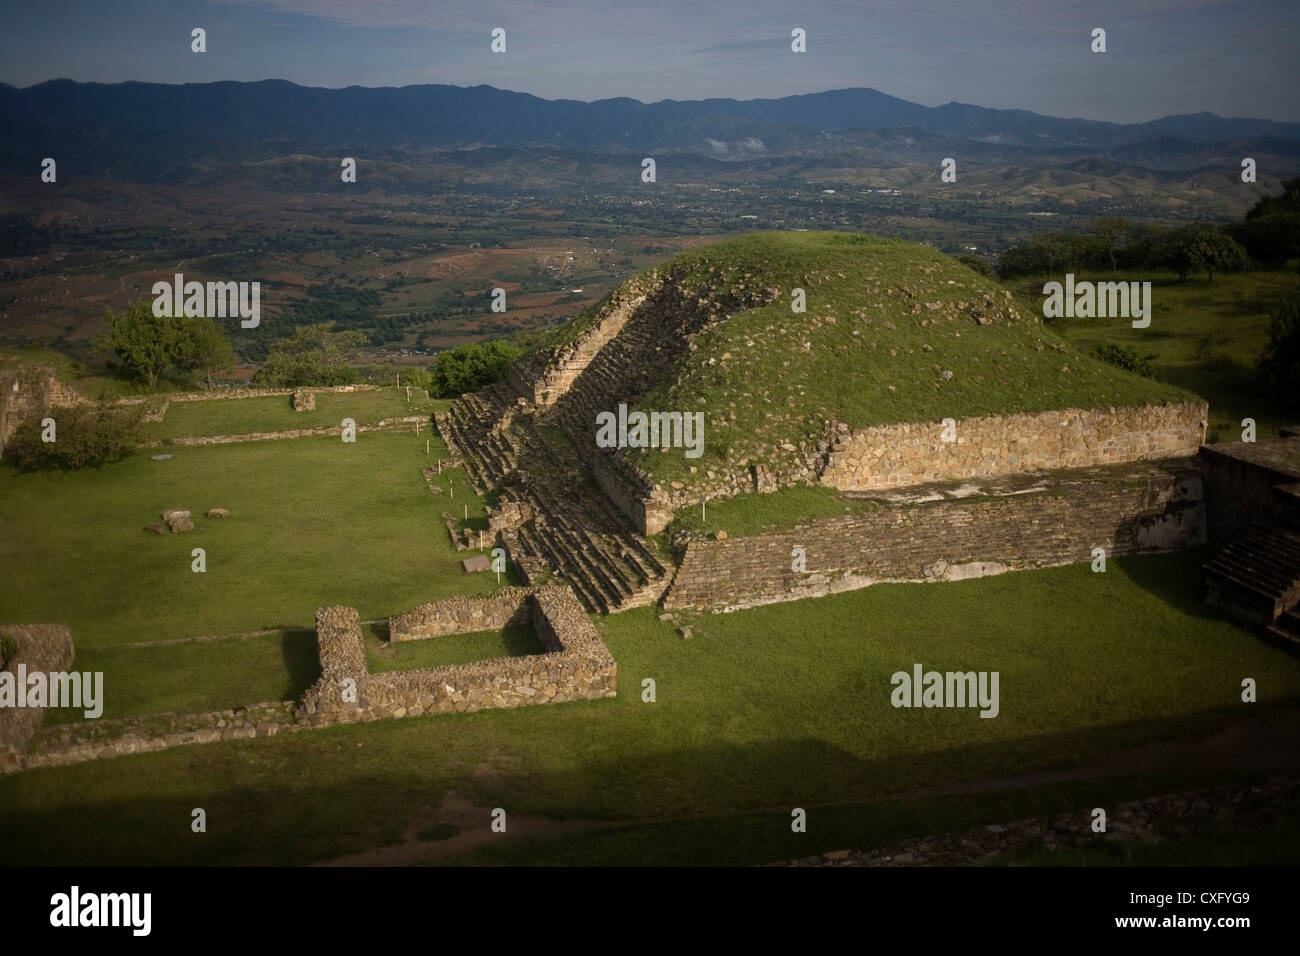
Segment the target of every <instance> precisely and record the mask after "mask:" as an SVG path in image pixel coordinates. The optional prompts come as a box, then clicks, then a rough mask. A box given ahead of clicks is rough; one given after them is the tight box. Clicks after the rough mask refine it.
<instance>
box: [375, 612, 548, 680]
mask: <svg viewBox="0 0 1300 956" xmlns="http://www.w3.org/2000/svg"><path fill="white" fill-rule="evenodd" d="M387 630H388V628H387V626H386V625H385V626H383V627H382V628H380V627H376V628H374V629H373V630H372V631H371V632H370V633H369V634H367V635H366V666H367V667H368V668H369V669H370V672H371V673H372V674H373V673H379V672H380V671H409V670H415V669H417V668H422V667H443V666H445V665H447V664H472V663H473V662H474V661H485V660H490V659H492V658H494V657H520V656H523V655H526V654H543V653H545V651H546V648H544V647H542V642H541V641H539V640H538V639H537V632H536V631H535V630H533V627H532V625H531V624H512V625H510V626H509V627H505V628H501V629H500V630H495V631H473V632H470V633H465V634H447V635H445V636H443V637H430V638H425V639H423V640H418V641H401V642H398V643H396V644H391V643H389V642H388V640H387V639H386V638H387ZM380 631H382V632H383V636H381V635H380V633H378V632H380Z"/></svg>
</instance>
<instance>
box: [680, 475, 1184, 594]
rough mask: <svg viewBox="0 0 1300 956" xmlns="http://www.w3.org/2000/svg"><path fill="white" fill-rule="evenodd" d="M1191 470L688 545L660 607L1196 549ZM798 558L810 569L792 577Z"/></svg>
mask: <svg viewBox="0 0 1300 956" xmlns="http://www.w3.org/2000/svg"><path fill="white" fill-rule="evenodd" d="M1204 534H1205V509H1204V502H1203V496H1202V486H1201V479H1200V474H1199V472H1198V470H1197V469H1196V465H1195V462H1194V461H1191V460H1188V459H1180V460H1174V461H1167V462H1160V463H1154V464H1149V465H1136V466H1135V465H1130V466H1126V467H1121V468H1111V469H1091V470H1089V471H1088V472H1084V473H1081V474H1076V475H1068V476H1061V477H1059V478H1058V479H1057V480H1056V481H1055V482H1054V483H1051V484H1043V485H1041V486H1040V487H1038V488H1037V490H1025V489H1019V490H1009V491H1007V492H1006V493H1004V494H994V495H992V496H985V497H982V498H981V500H964V499H960V498H957V499H952V498H946V499H944V500H939V501H927V502H921V503H905V504H887V505H883V506H882V507H880V508H879V510H877V511H873V512H868V513H864V514H851V515H844V516H836V517H833V518H819V519H815V520H814V521H812V522H811V523H810V524H808V525H804V526H801V527H798V528H794V529H792V530H788V531H782V532H777V533H772V534H766V535H761V536H757V537H750V538H727V539H724V540H722V541H698V540H697V541H691V542H690V543H688V544H687V546H686V550H685V554H684V557H683V560H682V563H681V565H680V566H679V568H678V570H677V574H676V577H675V578H674V580H673V583H672V585H671V586H670V588H669V590H668V591H667V593H666V594H665V597H664V602H663V603H664V607H665V608H669V609H672V608H685V607H699V608H717V607H748V606H752V605H756V604H766V603H771V602H773V601H788V600H795V599H798V598H803V597H816V596H820V595H823V594H830V593H834V592H838V591H847V590H852V589H855V588H861V587H866V586H868V585H871V584H875V583H877V582H879V581H891V580H894V581H898V580H903V581H907V580H912V581H951V580H959V579H962V578H967V577H979V576H983V575H987V574H998V573H1001V572H1003V571H1009V570H1016V569H1022V568H1035V567H1046V566H1050V565H1059V564H1068V563H1071V562H1074V561H1080V560H1088V559H1090V558H1091V552H1092V549H1093V548H1096V547H1102V548H1105V549H1106V553H1107V556H1114V555H1122V554H1130V553H1135V552H1144V551H1168V550H1174V549H1178V548H1183V547H1190V546H1193V545H1197V544H1201V543H1203V542H1204V540H1205V538H1204ZM795 548H804V549H805V551H806V562H807V563H806V567H807V571H806V572H803V573H796V572H794V571H792V570H791V566H792V563H793V562H792V551H793V549H795Z"/></svg>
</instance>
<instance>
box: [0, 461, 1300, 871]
mask: <svg viewBox="0 0 1300 956" xmlns="http://www.w3.org/2000/svg"><path fill="white" fill-rule="evenodd" d="M294 444H298V443H294ZM426 494H427V492H426ZM1205 557H1206V556H1205V554H1204V553H1201V552H1195V551H1194V552H1185V553H1182V554H1177V555H1171V556H1155V557H1142V558H1127V559H1118V560H1114V561H1112V562H1111V563H1110V565H1109V570H1108V571H1107V572H1106V573H1105V574H1093V573H1091V571H1090V570H1089V566H1088V564H1086V563H1082V564H1079V565H1074V566H1070V567H1065V568H1057V569H1049V570H1043V571H1034V572H1021V573H1015V574H1007V575H1003V576H999V577H992V578H984V579H979V580H971V581H962V582H955V583H945V584H892V585H878V586H875V587H872V588H868V589H865V590H862V591H856V592H851V593H847V594H841V595H836V596H832V597H827V598H821V599H818V600H815V601H800V602H793V603H788V604H778V605H769V606H765V607H761V608H755V609H752V610H747V611H740V612H736V613H733V614H724V615H703V616H691V617H686V618H683V617H682V616H678V618H677V619H676V620H673V621H659V620H658V618H657V614H656V609H653V608H641V609H635V610H631V611H627V612H625V613H623V614H619V615H616V616H613V617H610V618H605V619H602V620H600V621H599V622H598V626H599V628H600V630H601V631H602V634H603V636H604V639H605V641H606V643H607V644H608V646H609V648H610V650H611V652H612V653H613V654H614V657H615V658H616V659H617V660H618V664H619V694H618V697H617V698H615V699H612V700H601V701H584V702H579V703H571V704H562V705H554V706H540V707H528V708H522V709H519V710H503V711H483V712H479V713H475V714H465V715H442V716H436V717H420V718H413V719H406V720H397V721H384V722H379V723H374V724H364V725H352V726H345V727H338V728H332V729H328V730H320V731H312V732H307V733H300V734H294V735H291V736H288V737H275V738H268V739H262V740H252V741H232V742H228V743H221V744H212V745H206V746H202V747H194V748H182V749H178V750H173V751H168V752H162V753H156V754H143V755H137V756H132V757H127V758H121V759H119V760H113V761H95V762H91V763H86V764H81V765H76V766H71V767H66V768H52V769H42V770H34V771H29V772H26V773H23V774H20V775H16V776H11V777H6V778H0V804H3V805H4V806H5V807H6V813H5V814H4V815H2V816H0V840H3V845H5V847H6V850H7V853H8V856H9V858H10V859H11V860H12V861H13V862H14V863H26V862H36V861H41V862H45V863H83V864H84V863H87V862H90V861H95V862H102V863H109V862H128V861H129V862H135V863H141V862H168V863H188V864H200V863H273V862H278V863H289V862H295V863H296V862H304V861H307V860H312V859H319V858H324V857H329V856H333V855H337V854H340V853H345V852H352V851H356V850H360V849H364V848H368V847H373V846H377V845H383V844H385V843H388V842H393V841H396V840H398V839H399V838H400V834H401V833H402V832H403V830H404V829H405V828H406V826H407V825H408V824H409V823H410V822H411V821H412V820H415V819H417V818H418V819H422V820H427V823H428V825H435V824H437V823H439V822H445V821H439V820H438V819H436V817H432V818H431V817H430V808H432V807H436V806H437V805H438V803H439V802H440V801H441V799H442V795H443V794H445V793H447V792H448V791H454V792H456V793H457V794H459V795H461V796H462V797H464V798H466V799H468V800H471V801H472V802H473V803H474V805H475V806H481V807H484V808H491V807H496V806H500V807H505V808H507V810H508V812H509V813H511V814H524V815H545V816H551V817H557V818H581V819H587V820H592V821H599V822H603V823H608V824H612V825H615V826H616V827H617V829H616V830H611V831H593V832H591V833H588V834H586V835H582V836H579V837H573V838H566V839H565V840H563V841H559V842H552V843H538V844H529V843H527V842H522V841H515V840H503V841H502V843H501V844H500V845H499V846H494V847H492V848H489V849H485V850H483V851H479V852H476V855H475V858H476V859H481V861H485V862H633V863H636V862H678V863H708V862H732V863H757V862H763V861H764V860H777V859H784V858H788V857H792V856H806V855H810V854H813V853H818V852H822V851H824V850H831V849H839V848H843V847H848V846H873V845H879V844H881V843H885V842H892V841H893V840H897V839H903V838H905V837H908V836H913V835H918V834H921V833H927V832H934V831H935V829H936V828H942V829H954V828H961V827H964V826H974V825H978V824H980V823H987V822H994V821H996V820H999V819H1001V820H1006V819H1020V818H1022V817H1025V816H1030V815H1037V814H1039V813H1051V812H1060V811H1062V810H1065V809H1070V808H1077V807H1078V806H1095V805H1098V804H1097V803H1094V802H1090V801H1094V800H1100V799H1102V798H1103V796H1102V795H1103V794H1105V795H1106V796H1105V798H1106V799H1132V798H1134V797H1137V796H1141V795H1144V793H1146V792H1148V791H1150V790H1152V789H1153V788H1172V787H1181V788H1187V787H1191V786H1197V785H1200V784H1201V783H1203V782H1204V779H1205V774H1202V773H1200V772H1199V768H1189V769H1188V771H1187V772H1186V773H1183V774H1181V775H1179V774H1165V775H1163V776H1160V777H1159V778H1158V779H1157V778H1156V777H1144V778H1142V779H1126V780H1124V781H1121V782H1119V783H1116V782H1113V781H1112V782H1104V781H1079V782H1076V783H1072V784H1068V785H1067V784H1061V785H1053V786H1052V787H1040V788H1036V789H1034V790H1025V789H1019V790H1016V791H1015V792H1012V793H1005V794H983V795H979V794H977V795H964V796H958V797H945V798H927V799H925V800H916V799H912V798H908V797H906V796H905V795H906V794H908V793H909V792H911V791H913V790H914V789H916V788H920V787H926V786H932V785H939V784H944V783H950V782H954V781H960V780H969V779H978V778H984V777H988V776H1001V775H1019V774H1025V773H1029V772H1033V771H1037V770H1044V769H1049V768H1063V767H1071V766H1077V765H1080V764H1085V763H1089V762H1093V761H1096V760H1098V759H1100V758H1102V757H1104V756H1106V755H1108V754H1112V753H1115V752H1116V751H1119V750H1123V749H1125V748H1129V747H1132V746H1135V745H1138V744H1142V743H1150V742H1155V741H1160V740H1178V739H1186V738H1199V737H1201V736H1203V735H1206V734H1208V733H1211V732H1212V731H1214V730H1216V729H1218V728H1220V727H1222V726H1224V725H1225V724H1227V723H1229V722H1232V721H1238V720H1251V719H1252V718H1255V717H1257V716H1258V715H1259V714H1261V713H1263V712H1265V711H1266V710H1267V709H1268V708H1270V707H1272V706H1275V705H1277V704H1278V703H1279V702H1287V703H1289V704H1291V705H1294V704H1295V703H1296V701H1297V699H1300V667H1297V662H1296V660H1295V659H1294V658H1293V657H1290V656H1288V655H1286V654H1285V653H1283V652H1281V651H1279V650H1277V649H1275V648H1273V647H1272V646H1270V645H1268V644H1267V643H1265V642H1263V641H1261V640H1260V639H1259V638H1258V637H1257V636H1255V635H1254V634H1253V633H1252V632H1249V631H1247V630H1244V629H1242V628H1241V627H1238V626H1237V625H1236V624H1235V623H1233V622H1232V621H1231V620H1229V619H1227V618H1225V617H1224V616H1222V615H1220V614H1219V613H1217V612H1215V611H1214V610H1212V609H1210V608H1207V607H1206V606H1205V605H1204V604H1203V598H1204V594H1203V585H1202V581H1201V575H1200V571H1199V565H1200V562H1202V561H1203V560H1204V559H1205ZM6 616H8V615H6ZM364 616H366V615H365V614H363V617H364ZM684 620H685V621H689V622H690V623H691V624H692V626H693V629H694V638H693V639H692V640H691V641H684V640H682V639H681V638H680V637H679V636H677V634H676V632H675V629H676V627H677V626H678V625H679V624H680V623H682V622H683V621H684ZM421 643H423V644H430V643H433V642H421ZM914 663H921V664H923V665H924V666H925V667H926V668H927V669H936V670H941V671H943V670H957V669H973V670H996V671H998V672H999V673H1000V675H1001V678H1000V695H1001V699H1000V706H1001V713H1000V715H999V716H998V717H997V718H995V719H991V720H990V719H981V718H980V717H979V716H978V715H977V713H976V711H975V710H970V709H965V710H943V709H919V710H913V709H894V708H893V707H892V706H891V705H890V702H889V696H890V691H891V689H892V688H891V685H890V680H889V678H890V675H891V674H892V673H893V672H895V671H897V670H909V669H910V668H911V666H912V665H913V664H914ZM1247 676H1249V677H1253V678H1255V679H1256V680H1257V681H1258V682H1259V692H1260V699H1261V703H1259V704H1254V705H1246V704H1242V703H1241V702H1240V697H1239V694H1240V682H1241V679H1242V678H1243V677H1247ZM645 678H653V679H654V680H655V682H656V695H657V701H656V702H655V703H643V702H642V697H641V688H642V681H643V680H644V679H645ZM195 806H202V807H204V808H206V809H207V811H208V817H209V820H210V821H215V820H220V821H221V823H220V825H219V826H215V827H214V826H211V825H210V826H209V832H208V834H206V836H205V837H204V838H203V840H202V841H201V842H199V841H197V840H196V841H190V840H189V839H188V835H189V831H188V820H189V811H190V809H191V808H193V807H195ZM796 806H799V807H805V808H810V810H811V812H810V830H809V833H808V834H807V835H804V836H802V837H799V836H796V835H792V834H791V833H790V830H789V808H791V807H796ZM818 808H820V809H818ZM487 820H488V818H487V811H486V810H485V812H484V823H483V826H484V827H486V826H487ZM178 834H179V836H178Z"/></svg>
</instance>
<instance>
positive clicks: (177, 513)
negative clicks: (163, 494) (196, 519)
mask: <svg viewBox="0 0 1300 956" xmlns="http://www.w3.org/2000/svg"><path fill="white" fill-rule="evenodd" d="M162 517H163V521H166V522H167V523H168V524H171V522H172V519H174V518H183V519H184V520H186V521H189V520H190V518H191V517H192V516H191V515H190V513H189V511H187V510H186V509H184V508H168V509H167V510H166V511H164V512H163V513H162Z"/></svg>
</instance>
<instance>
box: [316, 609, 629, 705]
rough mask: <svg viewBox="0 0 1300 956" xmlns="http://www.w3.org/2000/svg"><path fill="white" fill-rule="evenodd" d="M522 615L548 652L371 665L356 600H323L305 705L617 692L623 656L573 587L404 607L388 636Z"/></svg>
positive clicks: (531, 700) (418, 635) (564, 697)
mask: <svg viewBox="0 0 1300 956" xmlns="http://www.w3.org/2000/svg"><path fill="white" fill-rule="evenodd" d="M523 623H531V624H532V626H533V628H534V630H535V631H536V632H537V637H538V640H539V641H541V644H542V646H543V647H544V648H546V650H545V652H544V653H542V654H530V655H527V656H523V657H499V658H494V659H491V660H484V661H475V662H474V663H472V664H451V665H447V666H443V667H426V668H421V669H419V670H408V671H386V672H383V673H379V674H371V673H370V672H369V671H368V669H367V667H366V647H365V638H364V636H363V635H362V632H361V622H360V619H359V618H358V616H357V612H356V610H355V609H354V608H350V607H329V608H321V609H320V610H319V611H317V612H316V639H317V643H318V645H319V650H320V665H321V676H320V679H319V680H318V681H317V682H316V683H315V684H314V685H313V686H312V687H311V688H310V689H309V690H308V691H307V692H306V694H304V695H303V698H302V706H301V709H300V711H299V713H300V715H301V717H302V718H303V719H305V720H307V721H309V722H310V723H311V724H313V725H322V724H332V723H347V722H352V721H361V720H385V719H387V718H390V717H407V716H415V715H418V714H445V713H468V712H470V711H475V710H485V709H488V708H492V707H522V706H525V705H527V704H548V703H558V702H561V701H572V700H597V699H599V698H602V697H613V696H615V694H616V683H617V669H618V666H617V664H616V663H615V661H614V658H613V656H612V655H611V654H610V653H609V650H608V649H607V648H606V647H605V644H604V642H603V641H602V640H601V639H600V635H599V633H597V631H596V628H595V627H594V626H593V625H592V623H591V619H590V618H589V617H588V616H587V612H586V611H584V610H583V608H582V605H581V604H579V603H578V599H577V598H576V597H575V596H574V594H573V592H572V591H571V590H569V588H567V587H555V586H550V587H544V588H538V589H529V588H505V589H503V591H502V592H501V593H500V594H497V595H495V596H493V597H490V598H468V597H455V598H449V599H447V600H445V601H439V602H436V603H434V604H423V605H421V606H419V607H417V608H415V609H413V610H411V611H407V612H406V613H404V614H398V615H396V616H394V617H392V618H390V619H389V624H388V628H389V638H390V640H392V641H410V640H427V639H430V638H437V637H441V636H445V635H448V634H460V633H468V632H472V631H481V630H490V629H496V628H502V627H506V626H507V625H510V624H523Z"/></svg>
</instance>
